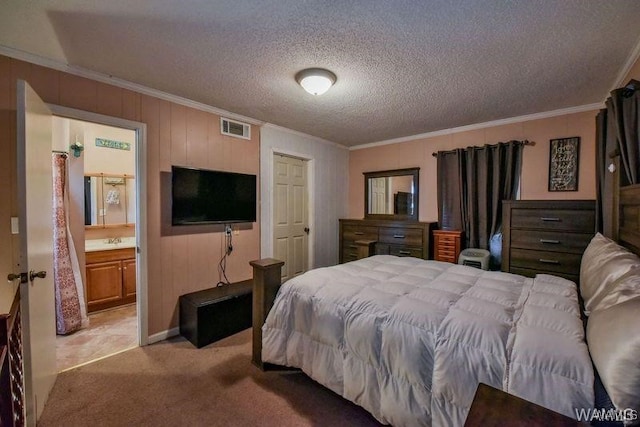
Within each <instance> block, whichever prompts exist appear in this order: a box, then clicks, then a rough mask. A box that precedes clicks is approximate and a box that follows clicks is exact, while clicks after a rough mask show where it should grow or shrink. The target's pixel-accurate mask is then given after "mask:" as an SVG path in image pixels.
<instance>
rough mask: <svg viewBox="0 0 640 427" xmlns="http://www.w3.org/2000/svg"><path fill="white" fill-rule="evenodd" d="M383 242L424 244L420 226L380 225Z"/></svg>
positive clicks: (407, 244) (410, 244) (412, 244)
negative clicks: (396, 226)
mask: <svg viewBox="0 0 640 427" xmlns="http://www.w3.org/2000/svg"><path fill="white" fill-rule="evenodd" d="M379 239H380V242H381V243H389V244H395V245H406V246H422V230H420V229H418V228H400V227H398V228H391V227H380V236H379Z"/></svg>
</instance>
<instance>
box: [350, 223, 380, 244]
mask: <svg viewBox="0 0 640 427" xmlns="http://www.w3.org/2000/svg"><path fill="white" fill-rule="evenodd" d="M342 238H343V239H344V240H349V241H352V242H355V241H356V240H378V227H369V226H364V225H345V226H344V227H343V229H342Z"/></svg>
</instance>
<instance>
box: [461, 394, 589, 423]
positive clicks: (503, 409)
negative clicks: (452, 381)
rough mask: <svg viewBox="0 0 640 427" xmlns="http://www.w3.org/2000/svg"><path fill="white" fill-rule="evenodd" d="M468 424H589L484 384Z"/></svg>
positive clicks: (475, 397)
mask: <svg viewBox="0 0 640 427" xmlns="http://www.w3.org/2000/svg"><path fill="white" fill-rule="evenodd" d="M464 425H465V427H480V426H482V427H494V426H495V427H502V426H513V427H518V426H522V427H532V426H533V427H537V426H539V427H553V426H556V427H568V426H571V427H574V426H588V425H589V424H586V423H582V422H580V421H577V420H574V419H573V418H569V417H567V416H566V415H562V414H559V413H558V412H554V411H552V410H550V409H547V408H544V407H542V406H540V405H536V404H535V403H532V402H529V401H527V400H524V399H521V398H519V397H517V396H514V395H512V394H509V393H505V392H504V391H502V390H498V389H497V388H494V387H491V386H488V385H486V384H482V383H480V384H479V385H478V389H477V390H476V394H475V396H474V398H473V403H472V404H471V408H470V409H469V414H468V415H467V420H466V421H465V423H464Z"/></svg>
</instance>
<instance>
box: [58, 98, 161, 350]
mask: <svg viewBox="0 0 640 427" xmlns="http://www.w3.org/2000/svg"><path fill="white" fill-rule="evenodd" d="M47 106H48V107H49V109H50V110H51V112H52V113H53V115H54V116H58V117H63V118H67V119H74V120H81V121H85V122H92V123H97V124H100V125H105V126H112V127H118V128H123V129H129V130H132V131H134V132H135V133H136V144H135V150H136V153H135V154H136V160H135V176H136V311H137V317H138V345H139V346H145V345H147V344H149V313H148V307H149V303H148V284H147V263H148V261H147V254H148V252H147V239H146V235H147V198H146V194H147V150H146V148H147V125H146V123H142V122H137V121H133V120H127V119H121V118H119V117H112V116H106V115H103V114H98V113H92V112H90V111H84V110H77V109H75V108H69V107H63V106H61V105H56V104H47ZM143 237H145V238H143Z"/></svg>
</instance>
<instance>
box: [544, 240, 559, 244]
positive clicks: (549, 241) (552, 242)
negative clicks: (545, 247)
mask: <svg viewBox="0 0 640 427" xmlns="http://www.w3.org/2000/svg"><path fill="white" fill-rule="evenodd" d="M540 243H549V244H552V245H559V244H560V240H551V239H540Z"/></svg>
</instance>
